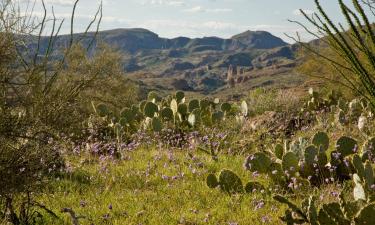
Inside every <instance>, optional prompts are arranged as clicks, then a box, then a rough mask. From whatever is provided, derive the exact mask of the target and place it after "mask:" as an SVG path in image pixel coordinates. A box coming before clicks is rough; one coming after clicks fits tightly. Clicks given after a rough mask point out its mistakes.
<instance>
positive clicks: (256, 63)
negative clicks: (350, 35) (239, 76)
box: [29, 28, 296, 94]
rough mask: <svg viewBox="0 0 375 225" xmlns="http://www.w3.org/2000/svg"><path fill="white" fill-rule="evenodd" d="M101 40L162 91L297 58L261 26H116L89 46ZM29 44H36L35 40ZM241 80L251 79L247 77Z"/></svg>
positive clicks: (212, 82) (61, 42) (196, 86)
mask: <svg viewBox="0 0 375 225" xmlns="http://www.w3.org/2000/svg"><path fill="white" fill-rule="evenodd" d="M93 35H94V33H89V34H88V35H87V37H88V38H84V39H82V40H81V42H82V43H83V45H85V46H88V44H89V40H90V37H93ZM81 37H82V34H75V35H74V39H75V40H78V39H80V38H81ZM69 39H70V35H61V36H59V37H58V39H57V41H56V47H57V48H63V47H65V46H67V43H68V42H69ZM99 42H104V43H107V44H109V45H110V46H112V47H114V48H116V49H117V50H119V51H120V52H121V53H122V54H123V55H124V60H123V64H124V70H125V71H126V72H127V74H128V76H129V77H130V78H132V79H134V80H137V81H139V82H143V83H144V84H145V85H147V86H149V87H150V88H151V89H153V88H155V89H160V90H165V91H169V90H175V89H184V90H189V91H192V92H200V93H204V94H209V93H213V92H215V91H218V90H222V89H223V88H224V89H225V87H226V86H227V71H228V68H229V67H230V66H235V67H238V68H239V72H240V71H241V73H246V74H251V75H252V76H257V74H262V71H265V70H267V71H268V72H267V73H266V74H274V73H273V72H270V71H276V74H277V69H280V68H284V69H283V73H285V68H288V71H291V68H292V67H293V66H294V65H295V60H296V59H295V57H294V53H295V47H293V46H291V45H289V44H287V43H286V42H284V41H283V40H282V39H280V38H278V37H275V36H273V35H272V34H271V33H269V32H265V31H245V32H243V33H240V34H237V35H234V36H233V37H231V38H229V39H224V38H219V37H202V38H187V37H177V38H171V39H168V38H162V37H159V35H158V34H156V33H154V32H152V31H149V30H146V29H142V28H134V29H115V30H107V31H101V32H99V33H98V34H97V40H96V41H95V43H94V45H93V46H94V50H93V51H95V46H97V44H98V43H99ZM47 46H48V38H47V37H45V38H42V45H41V48H40V51H41V53H42V52H43V51H45V50H46V48H47ZM29 47H31V48H35V47H36V44H35V40H33V41H31V43H30V46H29ZM57 57H58V56H57ZM249 77H251V76H249ZM265 79H266V78H265ZM241 82H242V83H243V82H245V83H247V82H251V79H244V80H241ZM265 84H272V82H265ZM249 87H252V86H251V85H250V86H249ZM245 89H246V88H245Z"/></svg>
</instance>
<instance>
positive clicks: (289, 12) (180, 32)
mask: <svg viewBox="0 0 375 225" xmlns="http://www.w3.org/2000/svg"><path fill="white" fill-rule="evenodd" d="M19 1H21V4H22V7H23V9H24V10H26V6H27V3H26V2H27V1H29V0H19ZM30 1H31V3H32V2H33V1H36V5H35V7H34V13H35V15H41V14H42V8H41V4H40V2H41V0H30ZM45 2H46V6H47V10H48V12H49V13H51V8H52V6H53V7H54V11H55V14H56V16H57V17H58V18H65V19H67V18H69V16H70V13H71V11H72V5H73V2H74V0H45ZM346 2H350V0H346ZM99 4H100V1H99V0H80V2H79V3H78V7H77V12H76V21H75V26H74V31H76V32H80V31H83V30H84V28H85V25H87V24H88V23H89V21H90V18H92V17H93V16H94V14H95V11H96V10H97V8H98V6H99ZM321 4H322V5H323V7H324V8H325V9H326V10H327V12H328V13H329V15H331V16H332V18H333V20H335V21H343V18H342V17H341V14H340V9H339V7H338V4H337V1H336V0H321ZM30 8H31V6H30V5H29V9H30ZM299 9H303V10H305V11H306V12H307V13H313V12H314V11H316V7H315V5H314V1H313V0H103V20H102V23H101V26H100V30H109V29H116V28H146V29H149V30H151V31H153V32H155V33H157V34H158V35H159V36H160V37H166V38H174V37H179V36H185V37H192V38H194V37H207V36H217V37H222V38H230V37H231V36H233V35H235V34H238V33H241V32H244V31H246V30H254V31H255V30H265V31H268V32H271V33H272V34H274V35H276V36H278V37H280V38H282V39H284V40H285V41H287V42H293V41H292V40H291V39H289V38H288V37H287V36H286V35H285V33H286V34H288V35H294V36H295V33H296V32H299V33H300V34H301V36H302V37H303V39H305V40H309V39H311V38H312V37H310V36H308V35H307V33H305V32H304V31H303V29H302V28H301V27H300V26H298V25H297V24H294V23H291V22H288V19H290V20H297V21H301V22H306V20H305V19H304V18H303V16H302V15H301V14H300V13H299ZM68 24H69V23H68V21H67V22H66V24H65V26H64V27H63V29H62V32H63V33H68V32H69V27H68Z"/></svg>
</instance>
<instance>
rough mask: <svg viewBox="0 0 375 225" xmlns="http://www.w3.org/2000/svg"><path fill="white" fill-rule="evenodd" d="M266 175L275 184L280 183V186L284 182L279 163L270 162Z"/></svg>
mask: <svg viewBox="0 0 375 225" xmlns="http://www.w3.org/2000/svg"><path fill="white" fill-rule="evenodd" d="M268 176H269V177H270V178H271V180H272V181H273V182H274V183H276V184H280V185H282V186H284V185H285V184H286V179H285V176H284V172H283V168H282V166H281V164H280V163H271V165H270V166H269V172H268Z"/></svg>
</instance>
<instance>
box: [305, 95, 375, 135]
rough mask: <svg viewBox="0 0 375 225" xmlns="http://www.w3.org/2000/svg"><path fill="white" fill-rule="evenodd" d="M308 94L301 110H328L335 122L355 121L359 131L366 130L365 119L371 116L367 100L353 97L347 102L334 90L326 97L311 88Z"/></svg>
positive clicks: (347, 122)
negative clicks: (308, 97) (333, 116)
mask: <svg viewBox="0 0 375 225" xmlns="http://www.w3.org/2000/svg"><path fill="white" fill-rule="evenodd" d="M309 94H310V99H309V100H308V101H307V102H306V103H305V104H304V106H303V108H302V109H301V111H302V112H320V111H329V112H332V113H334V115H335V122H336V123H337V124H339V125H347V124H349V123H355V124H357V125H358V129H359V130H360V131H361V132H365V131H366V125H367V119H368V118H369V117H372V116H373V114H372V112H371V110H370V107H369V104H368V102H367V100H365V99H353V100H352V101H349V102H348V101H346V100H345V99H343V98H342V96H341V94H340V93H338V92H335V91H331V93H329V94H328V96H327V97H325V98H323V97H321V96H320V95H319V94H318V93H317V92H316V91H314V90H313V89H312V88H310V90H309Z"/></svg>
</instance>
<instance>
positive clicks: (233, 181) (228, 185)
mask: <svg viewBox="0 0 375 225" xmlns="http://www.w3.org/2000/svg"><path fill="white" fill-rule="evenodd" d="M206 183H207V186H208V187H209V188H216V187H219V188H220V189H221V190H222V191H223V192H226V193H228V194H234V193H243V192H246V193H252V192H253V191H255V190H259V191H260V190H264V187H263V186H262V185H261V184H260V183H258V182H248V183H247V184H246V185H245V186H243V184H242V181H241V178H239V177H238V175H237V174H235V173H234V172H233V171H231V170H227V169H223V170H221V171H220V173H219V177H218V178H217V177H216V175H215V174H209V175H208V176H207V178H206Z"/></svg>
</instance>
